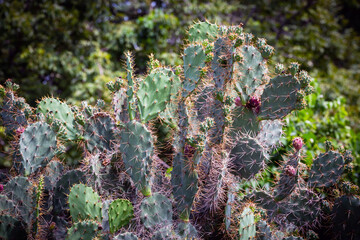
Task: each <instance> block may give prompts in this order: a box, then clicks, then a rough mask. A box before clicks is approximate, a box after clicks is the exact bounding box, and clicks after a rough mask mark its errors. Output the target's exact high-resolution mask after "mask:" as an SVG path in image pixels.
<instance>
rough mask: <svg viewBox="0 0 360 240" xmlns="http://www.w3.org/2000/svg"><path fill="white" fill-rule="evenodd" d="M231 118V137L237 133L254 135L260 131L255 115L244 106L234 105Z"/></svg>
mask: <svg viewBox="0 0 360 240" xmlns="http://www.w3.org/2000/svg"><path fill="white" fill-rule="evenodd" d="M232 120H233V123H232V126H231V129H232V131H231V135H232V138H233V139H236V136H237V135H243V134H248V135H250V136H254V137H255V136H256V135H257V133H258V132H259V131H260V124H259V120H258V119H257V117H256V115H255V114H254V112H253V111H252V110H250V109H248V108H246V107H244V106H235V108H234V109H233V111H232Z"/></svg>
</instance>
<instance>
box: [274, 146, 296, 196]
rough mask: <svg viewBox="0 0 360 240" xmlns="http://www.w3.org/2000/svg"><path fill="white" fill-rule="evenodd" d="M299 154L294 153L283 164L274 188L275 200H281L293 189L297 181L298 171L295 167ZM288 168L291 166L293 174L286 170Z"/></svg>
mask: <svg viewBox="0 0 360 240" xmlns="http://www.w3.org/2000/svg"><path fill="white" fill-rule="evenodd" d="M299 161H300V159H299V155H298V154H296V153H295V154H294V155H293V156H291V158H290V159H289V160H288V161H287V162H286V163H285V164H284V167H283V169H282V172H281V174H280V181H279V183H278V184H277V186H276V189H275V200H276V201H281V200H282V199H284V198H286V197H287V196H289V195H290V194H291V193H292V191H293V190H294V189H295V187H296V184H297V183H298V173H297V167H298V164H299ZM288 168H293V169H294V170H295V174H292V173H290V172H289V171H288Z"/></svg>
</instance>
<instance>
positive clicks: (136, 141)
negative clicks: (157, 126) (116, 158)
mask: <svg viewBox="0 0 360 240" xmlns="http://www.w3.org/2000/svg"><path fill="white" fill-rule="evenodd" d="M153 149H154V147H153V139H152V137H151V134H150V132H149V131H148V130H147V129H146V127H145V126H144V125H142V124H141V123H139V122H136V121H131V122H128V123H127V124H126V128H125V129H124V130H123V131H122V132H121V133H120V152H121V154H122V159H123V161H124V164H125V168H126V172H127V173H128V174H129V175H130V177H131V179H132V181H133V182H134V183H135V185H136V186H137V188H138V189H139V190H140V191H141V192H143V194H145V195H149V194H150V193H151V187H150V176H149V175H150V167H151V163H152V154H153ZM149 191H150V192H149Z"/></svg>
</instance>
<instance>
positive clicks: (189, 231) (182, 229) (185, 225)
mask: <svg viewBox="0 0 360 240" xmlns="http://www.w3.org/2000/svg"><path fill="white" fill-rule="evenodd" d="M176 232H177V234H178V235H179V237H181V239H187V240H196V239H199V236H198V232H197V231H196V228H195V227H194V226H193V225H192V224H191V223H190V222H180V223H179V224H178V225H177V227H176Z"/></svg>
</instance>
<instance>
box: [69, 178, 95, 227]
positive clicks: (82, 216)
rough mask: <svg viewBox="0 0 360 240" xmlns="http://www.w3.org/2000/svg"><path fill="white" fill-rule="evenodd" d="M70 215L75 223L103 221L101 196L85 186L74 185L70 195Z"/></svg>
mask: <svg viewBox="0 0 360 240" xmlns="http://www.w3.org/2000/svg"><path fill="white" fill-rule="evenodd" d="M69 207H70V215H71V217H72V219H73V221H74V222H79V221H83V220H95V221H98V222H101V220H102V211H101V208H102V203H101V199H100V197H99V195H98V194H97V193H96V192H94V190H93V189H92V188H91V187H87V186H85V185H84V184H76V185H74V186H73V187H72V188H71V190H70V194H69Z"/></svg>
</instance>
